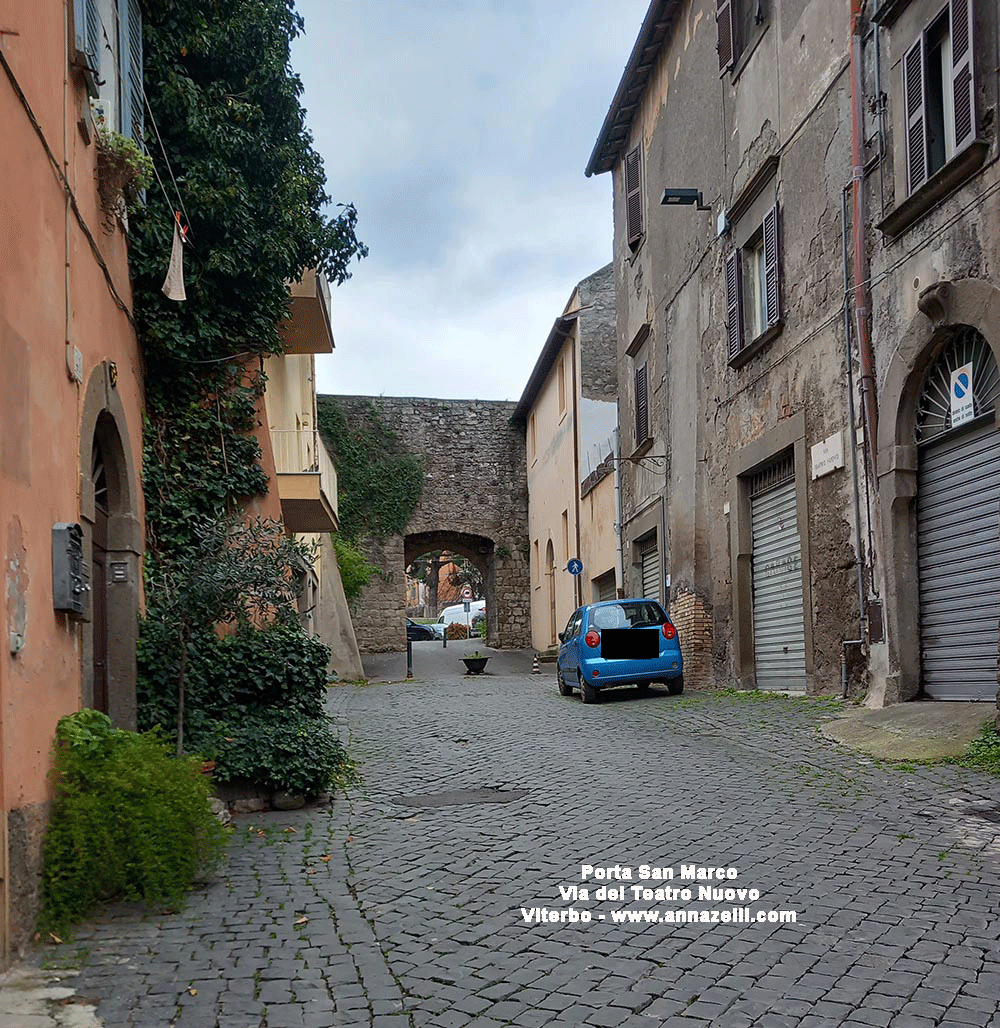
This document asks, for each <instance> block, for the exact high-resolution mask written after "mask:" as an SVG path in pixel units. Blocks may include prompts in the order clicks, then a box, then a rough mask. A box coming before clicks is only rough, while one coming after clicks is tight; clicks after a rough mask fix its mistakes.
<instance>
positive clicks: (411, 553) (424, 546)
mask: <svg viewBox="0 0 1000 1028" xmlns="http://www.w3.org/2000/svg"><path fill="white" fill-rule="evenodd" d="M431 550H447V551H448V552H449V553H456V554H458V555H459V556H461V557H465V558H467V559H468V560H469V561H471V562H472V564H473V565H474V566H475V567H476V569H477V570H478V571H479V573H480V574H481V575H482V577H483V588H484V591H485V596H484V598H485V600H486V639H487V642H488V643H489V644H490V645H494V646H495V645H496V642H495V641H493V642H491V640H496V639H497V638H498V637H499V634H500V621H499V618H500V614H499V608H498V605H497V593H496V559H495V557H496V544H495V543H494V541H493V540H492V539H490V538H488V537H487V536H484V535H473V534H471V533H468V532H447V531H437V532H413V533H411V534H410V535H407V536H404V537H403V562H404V564H405V566H406V567H407V568H408V567H409V566H410V565H411V564H412V563H413V562H414V561H415V560H416V559H417V558H418V557H422V556H423V555H424V554H425V553H428V552H429V551H431Z"/></svg>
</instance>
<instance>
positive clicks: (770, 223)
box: [764, 204, 781, 328]
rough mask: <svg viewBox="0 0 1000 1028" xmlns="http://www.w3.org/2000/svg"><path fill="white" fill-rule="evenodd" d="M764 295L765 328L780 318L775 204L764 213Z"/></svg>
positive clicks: (778, 239) (778, 252) (774, 323)
mask: <svg viewBox="0 0 1000 1028" xmlns="http://www.w3.org/2000/svg"><path fill="white" fill-rule="evenodd" d="M764 295H765V298H766V302H767V328H771V327H772V325H777V324H778V322H779V321H780V320H781V237H780V236H779V234H778V205H777V204H775V205H774V206H773V207H772V208H771V209H770V210H769V211H768V212H767V214H765V215H764Z"/></svg>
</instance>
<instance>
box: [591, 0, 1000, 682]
mask: <svg viewBox="0 0 1000 1028" xmlns="http://www.w3.org/2000/svg"><path fill="white" fill-rule="evenodd" d="M862 6H864V11H862V10H861V8H862ZM872 14H874V18H871V17H870V16H871V15H872ZM996 22H997V14H996V5H995V4H994V3H989V2H985V0H984V2H978V0H976V2H970V0H952V2H951V3H941V2H937V3H932V2H928V3H922V2H918V0H912V2H910V3H907V2H905V0H900V2H883V3H881V4H876V5H874V9H873V5H871V4H867V5H862V4H861V3H860V2H857V3H855V4H854V5H853V10H852V4H851V3H850V2H849V0H844V2H843V3H836V4H831V3H828V2H826V0H822V2H820V0H799V2H795V3H777V2H775V0H753V2H750V0H717V2H715V3H712V2H709V0H685V2H681V0H654V2H653V3H651V4H650V7H649V10H648V12H647V15H646V18H645V20H644V22H643V25H642V27H641V29H640V33H639V37H638V39H637V41H636V44H635V47H634V49H633V52H632V55H631V57H630V59H629V63H628V65H627V67H626V69H625V72H624V75H623V78H622V81H621V84H620V86H619V88H618V91H617V92H616V94H615V97H614V98H613V101H612V104H611V108H610V110H609V112H608V115H607V118H606V119H605V122H604V124H603V126H602V128H601V131H600V134H599V136H598V139H597V142H596V145H595V147H594V150H593V154H592V157H591V159H590V162H589V164H588V167H587V173H588V174H594V173H602V172H611V177H612V182H613V194H614V240H615V243H614V253H615V276H616V288H617V296H618V341H617V343H618V362H619V381H620V382H621V384H622V388H621V391H620V400H619V408H620V432H621V442H622V454H623V456H625V457H631V458H633V462H632V463H631V464H628V463H627V464H625V465H623V471H622V506H623V535H624V546H625V552H626V570H627V571H628V568H629V567H631V570H632V574H633V580H634V581H635V582H636V583H642V582H643V581H644V580H645V581H647V582H652V581H653V579H652V574H651V573H652V569H653V568H655V565H656V564H657V562H660V564H661V568H660V571H661V574H662V576H663V578H662V580H661V581H662V587H663V588H665V589H667V588H668V589H669V598H670V607H671V611H672V614H673V615H674V617H675V619H676V621H677V624H678V626H679V628H680V630H681V635H682V639H683V640H684V644H685V649H686V654H685V656H686V660H687V662H688V674H687V675H686V677H687V679H688V680H689V681H690V682H692V684H696V683H698V682H699V681H700V682H702V683H703V684H716V685H726V684H730V683H736V684H739V685H740V686H743V687H749V686H753V685H756V686H758V687H761V688H792V689H806V690H808V691H833V690H838V689H839V688H840V687H841V681H842V675H845V676H846V677H847V678H848V680H849V685H850V688H852V689H854V690H860V689H861V688H862V687H863V686H868V687H869V688H870V689H871V691H872V693H873V695H875V696H876V697H880V698H883V699H885V700H886V701H889V700H894V699H903V698H909V697H911V696H914V695H916V694H917V692H918V691H919V690H920V688H921V687H923V688H924V689H925V690H926V691H927V692H928V693H930V694H931V695H957V690H959V687H958V685H957V684H956V683H957V681H958V680H959V679H965V678H967V677H968V675H967V674H966V670H967V664H966V663H963V662H962V661H959V662H958V663H956V661H955V659H954V658H955V657H956V656H957V654H956V651H955V649H954V635H953V636H952V642H951V643H945V642H942V641H941V640H942V638H943V637H944V636H945V635H947V634H948V633H949V632H951V633H955V632H962V631H964V630H965V629H967V628H970V627H971V628H972V629H973V630H974V631H975V632H976V634H977V636H981V637H982V638H983V640H984V641H983V642H982V643H981V644H980V648H981V655H980V664H979V667H980V670H979V671H978V672H976V674H978V675H979V677H978V679H977V681H978V683H979V684H978V685H975V686H972V687H970V688H968V689H966V692H969V693H972V694H975V696H977V697H979V698H984V697H986V696H991V697H992V695H993V694H994V693H995V690H996V652H997V638H996V636H997V620H998V616H1000V596H996V597H990V598H988V599H987V601H986V602H985V603H984V605H983V606H982V608H981V609H977V610H972V609H963V610H961V611H958V612H952V613H949V610H948V606H949V603H950V602H953V600H954V597H955V594H956V592H957V591H960V590H961V588H962V583H963V582H965V583H966V587H967V585H968V582H969V580H970V579H969V577H968V576H969V575H972V580H975V578H976V573H975V570H974V569H970V567H969V566H966V567H965V569H964V570H963V571H959V570H956V569H955V567H954V561H953V559H952V556H949V555H948V551H949V547H951V548H952V549H953V548H954V540H955V536H956V533H961V532H962V531H963V529H962V528H961V527H959V526H961V525H962V524H964V522H963V520H962V516H960V515H959V514H957V513H956V508H961V510H962V511H969V510H971V508H972V506H973V505H972V503H971V501H968V500H961V499H959V500H957V501H956V503H955V504H954V505H953V506H952V509H951V512H950V513H949V512H948V511H947V510H945V511H941V510H940V504H938V505H937V506H935V505H934V502H933V500H931V499H930V498H929V499H928V504H927V506H926V508H925V506H922V505H921V502H920V492H921V483H924V485H925V491H926V492H927V493H928V497H930V495H931V493H932V492H933V490H935V489H936V490H939V491H940V489H942V488H943V489H945V490H952V489H955V490H958V491H957V492H956V494H955V495H956V496H960V495H961V492H960V490H961V488H962V487H963V483H964V484H965V486H968V484H969V483H970V482H972V481H974V480H976V479H978V481H979V486H978V491H979V492H980V493H981V494H982V495H981V498H982V500H983V505H982V506H983V513H982V514H981V516H980V515H977V517H979V520H978V521H977V526H978V528H977V531H978V532H979V535H977V536H976V539H977V547H978V546H979V540H980V538H981V540H982V546H981V548H977V549H976V552H975V558H974V559H975V560H976V561H977V562H978V566H979V567H980V568H981V569H982V574H981V577H982V578H983V579H984V580H989V579H996V577H997V576H996V570H997V568H998V566H1000V553H998V542H1000V533H998V528H997V508H998V493H1000V482H998V481H996V476H997V468H998V465H1000V451H997V450H994V449H993V446H994V444H995V443H996V439H997V436H996V434H995V426H994V421H993V419H994V406H995V404H994V401H995V399H996V395H995V390H996V384H995V375H996V371H995V364H994V360H995V354H996V352H997V350H998V348H1000V333H998V323H997V321H996V313H995V312H996V310H997V307H996V301H995V299H994V287H993V286H992V285H991V284H990V281H989V280H990V278H991V277H992V278H993V279H995V277H996V267H995V263H996V254H997V214H996V211H997V205H996V203H995V202H993V203H992V204H991V203H990V202H989V199H988V198H989V196H990V195H991V194H992V191H994V190H995V189H996V188H997V186H996V179H997V176H996V171H995V164H994V162H995V157H996V141H995V132H994V128H993V126H994V114H995V106H996V93H997V73H996V68H997V65H998V61H997V24H996ZM679 139H680V140H683V145H680V146H679V145H678V140H679ZM969 364H971V365H972V368H971V369H967V370H971V380H972V381H971V389H972V394H973V401H972V412H971V414H969V413H968V411H966V413H965V414H964V415H961V417H960V416H958V415H953V408H952V405H951V403H950V401H949V400H948V395H949V390H950V389H951V386H952V382H951V376H952V373H953V372H957V371H958V370H960V369H962V368H965V367H966V365H969ZM942 392H943V400H942V399H941V398H940V396H939V394H941V393H942ZM966 407H968V404H966ZM953 416H954V420H953ZM963 417H964V418H966V419H968V421H969V425H970V426H971V427H969V428H968V429H967V428H966V427H964V426H965V422H964V421H962V418H963ZM980 418H981V420H980ZM977 426H978V427H977ZM977 432H978V433H979V434H980V435H981V436H982V438H979V436H977V437H976V440H978V441H976V440H973V439H972V435H975V434H976V433H977ZM969 433H971V434H972V435H969ZM938 436H941V437H942V438H941V441H940V443H939V444H933V443H932V442H931V440H932V438H936V437H938ZM966 437H968V439H966ZM956 451H957V452H956ZM876 468H877V474H876V473H875V469H876ZM962 468H965V469H966V470H962ZM921 476H923V477H921ZM956 476H957V479H956ZM990 476H992V477H990ZM915 497H916V502H914V498H915ZM990 519H992V520H990ZM925 539H926V540H927V541H926V542H924V540H925ZM918 540H920V541H919V542H918ZM644 572H649V573H650V575H649V577H647V576H646V575H644ZM963 574H964V575H965V576H966V577H965V578H962V575H963ZM942 575H943V577H944V579H945V583H944V585H943V589H944V592H936V590H937V589H938V585H937V584H936V583H937V578H936V577H935V576H942ZM657 584H660V583H657ZM654 594H655V593H654ZM944 597H949V598H950V599H948V598H944ZM967 607H968V608H971V607H972V604H968V605H967ZM921 625H922V626H923V635H921V634H920V633H921ZM948 626H950V627H948ZM949 646H951V647H952V648H951V649H949ZM935 648H937V652H936V653H934V652H931V651H934V650H935ZM987 651H990V653H991V654H992V656H991V657H990V656H989V654H988V653H987ZM949 664H950V668H949V667H948V665H949ZM932 665H933V666H934V667H936V668H938V669H939V670H936V671H931V667H932ZM935 675H937V676H939V678H940V684H935V682H934V677H935ZM948 683H951V684H948Z"/></svg>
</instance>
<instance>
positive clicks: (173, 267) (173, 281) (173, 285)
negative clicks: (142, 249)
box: [163, 211, 187, 300]
mask: <svg viewBox="0 0 1000 1028" xmlns="http://www.w3.org/2000/svg"><path fill="white" fill-rule="evenodd" d="M186 235H187V229H186V228H181V214H180V211H177V212H176V213H175V215H174V242H173V245H172V246H171V247H170V265H169V267H168V268H167V277H166V278H165V279H164V280H163V295H164V296H165V297H166V298H167V299H168V300H186V299H187V294H186V293H185V292H184V242H185V236H186Z"/></svg>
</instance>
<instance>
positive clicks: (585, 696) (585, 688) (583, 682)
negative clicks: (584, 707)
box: [577, 671, 600, 703]
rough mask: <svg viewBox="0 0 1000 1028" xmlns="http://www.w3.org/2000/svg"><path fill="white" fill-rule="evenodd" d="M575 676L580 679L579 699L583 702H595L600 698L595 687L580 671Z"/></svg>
mask: <svg viewBox="0 0 1000 1028" xmlns="http://www.w3.org/2000/svg"><path fill="white" fill-rule="evenodd" d="M577 677H578V679H579V681H580V699H581V700H583V702H584V703H597V701H598V699H599V698H600V697H599V696H598V693H597V689H596V688H595V687H594V686H592V685H591V684H590V682H588V681H587V679H586V678H584V677H583V675H581V674H580V672H579V671H578V672H577Z"/></svg>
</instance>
